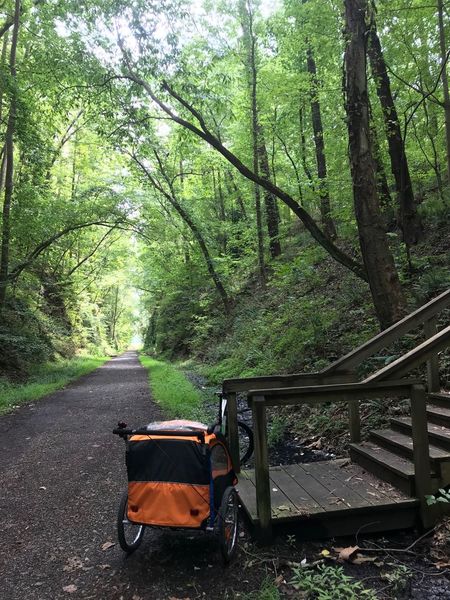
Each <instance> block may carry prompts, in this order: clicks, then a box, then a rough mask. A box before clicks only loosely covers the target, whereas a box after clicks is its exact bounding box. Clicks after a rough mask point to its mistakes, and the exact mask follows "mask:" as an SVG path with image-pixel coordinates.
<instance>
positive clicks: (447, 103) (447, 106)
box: [437, 0, 450, 185]
mask: <svg viewBox="0 0 450 600" xmlns="http://www.w3.org/2000/svg"><path fill="white" fill-rule="evenodd" d="M437 9H438V21H439V46H440V50H441V68H442V75H441V79H442V89H443V92H444V111H445V143H446V146H447V176H448V183H449V185H450V93H449V89H448V76H447V64H446V61H447V52H448V48H447V43H446V41H445V28H444V8H443V2H442V0H437Z"/></svg>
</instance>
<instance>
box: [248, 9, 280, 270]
mask: <svg viewBox="0 0 450 600" xmlns="http://www.w3.org/2000/svg"><path fill="white" fill-rule="evenodd" d="M250 2H251V0H240V3H239V10H240V14H241V24H242V29H243V31H244V36H243V41H244V47H245V50H246V54H247V63H246V67H247V79H248V86H249V91H250V102H251V120H252V142H253V171H254V172H255V173H257V174H258V176H259V173H260V172H261V173H262V175H263V177H264V178H265V179H268V180H269V181H270V170H269V160H268V158H267V149H266V147H265V143H264V137H263V133H262V128H261V124H260V122H259V116H258V101H257V85H258V83H257V82H258V71H257V66H256V62H257V57H256V38H255V35H254V32H253V12H252V7H251V5H250ZM264 158H265V160H264ZM257 188H258V189H257ZM263 193H264V204H265V208H266V220H267V230H268V234H269V249H270V254H271V256H272V258H274V257H275V256H278V255H279V254H280V253H281V247H280V242H279V239H278V219H277V208H276V201H275V196H274V195H273V194H272V193H271V192H270V190H267V189H264V192H263ZM260 194H261V191H260V188H259V186H258V185H257V184H255V204H256V206H258V204H259V206H260V207H261V201H260V198H261V195H260ZM260 210H261V209H260ZM256 217H257V221H258V211H257V213H256ZM259 219H260V223H259V224H258V248H259V252H258V253H259V257H260V260H259V262H260V274H261V279H262V280H265V265H264V245H263V238H262V218H261V214H260V215H259ZM260 227H261V233H260ZM261 251H262V256H261ZM261 259H262V260H261ZM262 267H264V268H263V269H262Z"/></svg>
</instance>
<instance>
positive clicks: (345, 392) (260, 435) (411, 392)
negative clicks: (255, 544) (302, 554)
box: [248, 380, 431, 540]
mask: <svg viewBox="0 0 450 600" xmlns="http://www.w3.org/2000/svg"><path fill="white" fill-rule="evenodd" d="M248 397H249V400H250V404H251V407H252V413H253V428H254V435H255V483H256V504H257V512H258V521H259V528H260V535H261V538H262V539H267V540H268V539H270V538H271V518H272V508H271V499H270V488H271V486H270V476H269V460H268V444H267V415H266V409H267V407H268V406H280V405H300V404H305V403H309V404H311V403H313V404H317V403H320V402H330V401H333V402H335V401H337V400H338V401H343V402H348V403H349V404H350V403H359V402H360V401H361V400H363V399H367V398H373V397H375V398H380V397H385V398H389V399H392V398H404V397H409V398H410V401H411V419H412V438H413V456H414V479H415V490H416V496H417V497H418V498H419V500H420V503H421V514H422V521H423V523H424V525H425V526H426V525H427V522H428V521H427V520H428V515H429V511H428V509H427V505H426V500H425V496H426V495H427V494H430V493H431V470H430V459H429V444H428V431H427V420H426V401H427V395H426V390H425V387H424V386H423V385H418V384H416V383H415V382H414V381H404V380H403V381H389V382H374V383H370V384H368V383H364V382H362V383H353V384H336V385H321V386H306V387H298V388H281V389H274V388H269V389H264V390H261V389H258V390H250V391H249V392H248Z"/></svg>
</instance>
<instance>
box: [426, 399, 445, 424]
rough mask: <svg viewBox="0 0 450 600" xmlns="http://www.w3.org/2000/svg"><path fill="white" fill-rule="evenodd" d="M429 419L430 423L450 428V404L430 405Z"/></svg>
mask: <svg viewBox="0 0 450 600" xmlns="http://www.w3.org/2000/svg"><path fill="white" fill-rule="evenodd" d="M427 417H428V422H429V423H435V424H436V425H441V426H444V427H449V428H450V403H449V404H448V406H441V405H437V404H428V405H427Z"/></svg>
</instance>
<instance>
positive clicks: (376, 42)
mask: <svg viewBox="0 0 450 600" xmlns="http://www.w3.org/2000/svg"><path fill="white" fill-rule="evenodd" d="M368 37H369V43H368V53H369V58H370V66H371V69H372V75H373V78H374V81H375V86H376V90H377V95H378V98H379V100H380V104H381V107H382V110H383V118H384V123H385V131H386V139H387V142H388V148H389V158H390V161H391V170H392V174H393V175H394V179H395V187H396V190H397V198H398V205H399V218H398V221H399V225H400V228H401V230H402V232H403V240H404V242H405V244H406V245H407V246H410V245H411V244H417V242H418V241H419V239H420V237H421V233H422V225H421V222H420V217H419V215H418V212H417V207H416V203H415V200H414V192H413V187H412V182H411V177H410V173H409V167H408V159H407V157H406V150H405V144H404V141H403V137H402V132H401V129H400V122H399V119H398V115H397V110H396V108H395V103H394V98H393V96H392V92H391V82H390V80H389V75H388V71H387V66H386V63H385V60H384V56H383V51H382V48H381V42H380V39H379V37H378V32H377V27H376V22H375V6H374V3H372V7H371V10H370V25H369V30H368Z"/></svg>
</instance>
